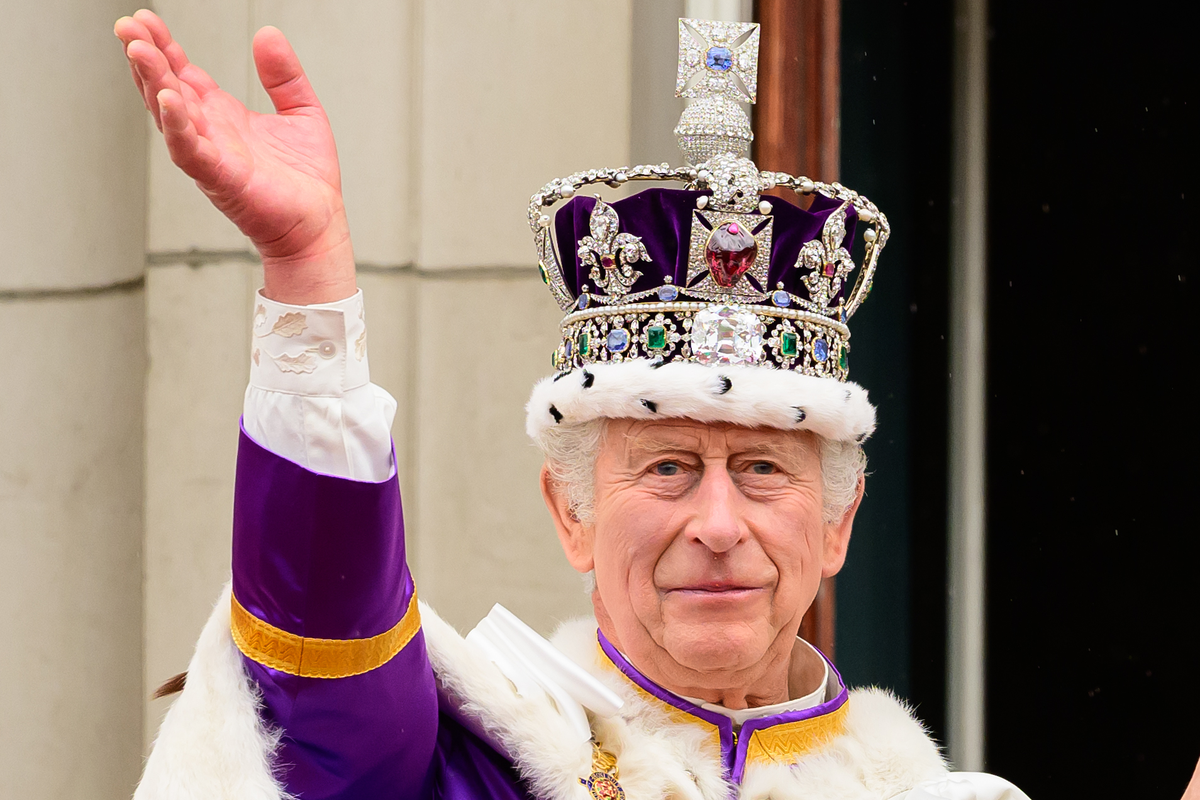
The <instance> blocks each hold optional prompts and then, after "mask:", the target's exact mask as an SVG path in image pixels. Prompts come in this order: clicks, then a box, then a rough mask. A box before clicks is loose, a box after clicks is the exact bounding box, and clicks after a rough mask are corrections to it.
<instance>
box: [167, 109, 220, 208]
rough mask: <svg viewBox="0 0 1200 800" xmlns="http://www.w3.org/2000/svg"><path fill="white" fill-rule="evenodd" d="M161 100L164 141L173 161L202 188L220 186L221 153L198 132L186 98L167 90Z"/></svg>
mask: <svg viewBox="0 0 1200 800" xmlns="http://www.w3.org/2000/svg"><path fill="white" fill-rule="evenodd" d="M157 100H158V106H159V107H160V108H161V109H162V123H163V127H162V130H163V141H165V142H166V144H167V152H168V153H170V155H171V161H173V162H174V163H175V165H176V166H178V167H179V168H180V169H181V170H183V171H184V173H186V174H187V175H188V176H189V177H191V178H192V179H193V180H195V181H196V182H197V183H199V184H200V185H201V186H211V185H213V184H214V183H216V179H217V176H218V169H219V166H220V163H221V157H220V153H219V152H218V151H217V148H216V146H215V145H214V144H213V143H212V142H210V141H209V140H208V139H205V138H204V137H202V136H200V134H199V133H198V132H197V130H196V125H195V120H193V119H192V117H191V115H189V113H188V109H187V104H186V103H185V102H184V99H183V97H182V96H181V95H180V94H179V93H178V92H175V91H172V90H170V89H163V90H162V91H161V92H159V94H158V98H157Z"/></svg>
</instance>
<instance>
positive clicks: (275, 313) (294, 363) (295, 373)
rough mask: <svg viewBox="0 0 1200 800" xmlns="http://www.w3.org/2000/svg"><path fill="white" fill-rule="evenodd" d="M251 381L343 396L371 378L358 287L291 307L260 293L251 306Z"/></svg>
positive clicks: (300, 391) (278, 388)
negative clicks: (343, 296)
mask: <svg viewBox="0 0 1200 800" xmlns="http://www.w3.org/2000/svg"><path fill="white" fill-rule="evenodd" d="M252 336H253V344H252V346H251V350H250V385H251V386H253V387H256V388H259V389H266V390H267V391H271V392H284V393H286V394H303V395H306V396H308V397H341V396H343V395H344V394H345V393H346V392H348V391H350V390H352V389H357V388H359V387H362V386H366V385H367V384H368V383H370V382H371V372H370V368H369V367H368V364H367V324H366V321H365V319H364V311H363V299H362V291H361V290H360V291H358V292H355V294H354V296H353V297H349V298H347V299H345V300H339V301H338V302H336V303H322V304H320V305H311V306H293V305H287V304H285V303H277V302H275V301H273V300H268V299H267V298H265V297H263V295H262V292H261V291H260V292H259V293H258V296H257V300H256V303H255V308H254V328H253V334H252Z"/></svg>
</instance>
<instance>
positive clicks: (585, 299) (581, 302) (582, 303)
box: [575, 294, 592, 311]
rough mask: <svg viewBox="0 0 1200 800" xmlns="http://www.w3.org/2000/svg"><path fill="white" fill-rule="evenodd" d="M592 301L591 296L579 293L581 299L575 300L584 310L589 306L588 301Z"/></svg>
mask: <svg viewBox="0 0 1200 800" xmlns="http://www.w3.org/2000/svg"><path fill="white" fill-rule="evenodd" d="M590 302H592V299H591V298H590V297H588V296H587V295H586V294H581V295H579V299H578V300H576V301H575V305H576V306H577V307H578V308H579V310H580V311H583V310H584V309H585V308H587V307H588V303H590Z"/></svg>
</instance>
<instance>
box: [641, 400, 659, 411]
mask: <svg viewBox="0 0 1200 800" xmlns="http://www.w3.org/2000/svg"><path fill="white" fill-rule="evenodd" d="M642 405H644V406H645V407H646V408H648V409H649V410H650V413H651V414H657V413H658V403H656V402H654V401H653V400H643V401H642Z"/></svg>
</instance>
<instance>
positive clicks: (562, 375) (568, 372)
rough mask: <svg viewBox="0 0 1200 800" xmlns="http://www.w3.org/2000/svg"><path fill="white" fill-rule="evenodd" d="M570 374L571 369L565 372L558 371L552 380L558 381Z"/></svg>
mask: <svg viewBox="0 0 1200 800" xmlns="http://www.w3.org/2000/svg"><path fill="white" fill-rule="evenodd" d="M570 374H571V370H567V371H566V372H560V373H558V374H557V375H555V376H554V382H555V383H558V382H559V381H561V380H562V379H563V378H565V377H567V376H568V375H570Z"/></svg>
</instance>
